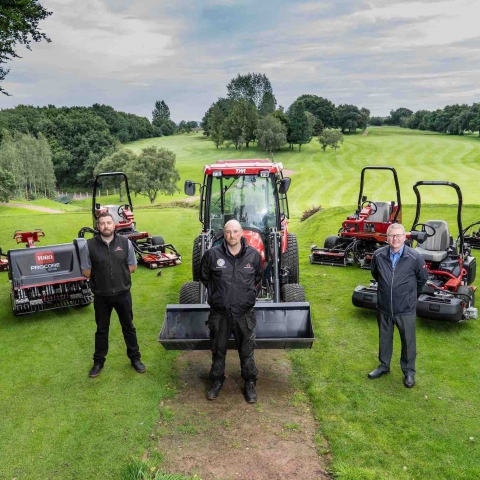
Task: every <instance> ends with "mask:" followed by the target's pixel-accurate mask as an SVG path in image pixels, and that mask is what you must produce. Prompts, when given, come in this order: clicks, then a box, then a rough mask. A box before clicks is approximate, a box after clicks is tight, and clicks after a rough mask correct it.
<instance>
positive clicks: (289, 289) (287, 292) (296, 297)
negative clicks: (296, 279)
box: [281, 283, 305, 302]
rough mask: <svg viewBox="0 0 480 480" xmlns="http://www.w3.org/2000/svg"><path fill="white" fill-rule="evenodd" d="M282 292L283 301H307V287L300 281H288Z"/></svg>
mask: <svg viewBox="0 0 480 480" xmlns="http://www.w3.org/2000/svg"><path fill="white" fill-rule="evenodd" d="M281 294H282V302H305V289H304V288H303V286H302V285H299V284H298V283H287V284H286V285H284V286H283V287H282V292H281Z"/></svg>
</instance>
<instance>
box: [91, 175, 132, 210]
mask: <svg viewBox="0 0 480 480" xmlns="http://www.w3.org/2000/svg"><path fill="white" fill-rule="evenodd" d="M101 177H123V179H124V180H125V190H126V191H127V198H128V204H129V205H130V208H131V211H132V212H133V204H132V198H131V197H130V188H129V187H128V178H127V175H126V174H125V173H124V172H105V173H99V174H98V175H97V176H96V177H95V181H94V182H93V195H92V215H93V218H96V217H95V210H96V208H95V206H96V203H97V187H98V180H99V179H100V178H101Z"/></svg>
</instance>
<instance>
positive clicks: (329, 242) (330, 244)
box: [323, 235, 340, 250]
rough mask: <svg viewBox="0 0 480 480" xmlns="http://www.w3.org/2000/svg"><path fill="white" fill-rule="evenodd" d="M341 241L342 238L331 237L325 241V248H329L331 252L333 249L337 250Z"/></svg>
mask: <svg viewBox="0 0 480 480" xmlns="http://www.w3.org/2000/svg"><path fill="white" fill-rule="evenodd" d="M339 240H340V237H339V236H338V235H329V236H328V237H327V238H326V239H325V243H324V244H323V248H328V249H329V250H331V249H332V248H335V247H336V246H337V245H338V242H339Z"/></svg>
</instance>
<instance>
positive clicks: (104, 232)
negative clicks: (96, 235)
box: [100, 230, 113, 238]
mask: <svg viewBox="0 0 480 480" xmlns="http://www.w3.org/2000/svg"><path fill="white" fill-rule="evenodd" d="M107 232H109V233H107ZM112 234H113V230H104V231H103V232H100V235H101V236H102V237H105V238H108V237H111V236H112Z"/></svg>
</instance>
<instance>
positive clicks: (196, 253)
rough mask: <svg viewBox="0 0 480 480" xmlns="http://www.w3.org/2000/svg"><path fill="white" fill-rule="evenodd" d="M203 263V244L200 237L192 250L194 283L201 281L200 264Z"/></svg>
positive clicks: (195, 241)
mask: <svg viewBox="0 0 480 480" xmlns="http://www.w3.org/2000/svg"><path fill="white" fill-rule="evenodd" d="M201 261H202V242H201V241H200V236H198V237H197V238H196V239H195V240H194V242H193V250H192V278H193V281H194V282H198V281H200V262H201Z"/></svg>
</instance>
